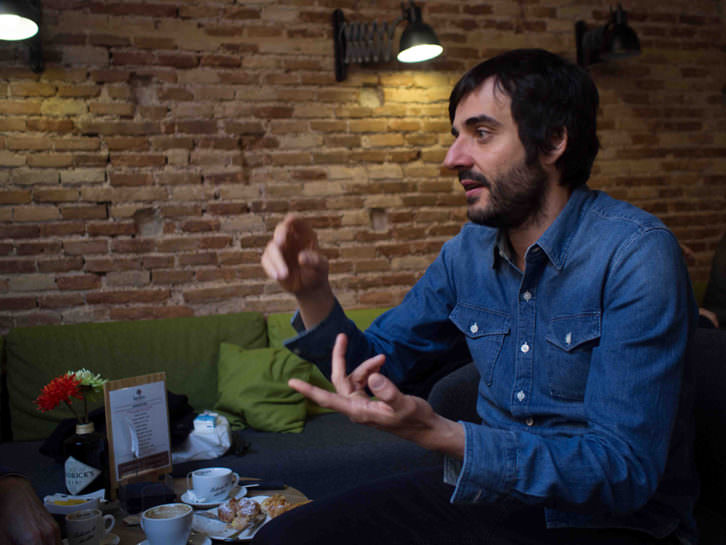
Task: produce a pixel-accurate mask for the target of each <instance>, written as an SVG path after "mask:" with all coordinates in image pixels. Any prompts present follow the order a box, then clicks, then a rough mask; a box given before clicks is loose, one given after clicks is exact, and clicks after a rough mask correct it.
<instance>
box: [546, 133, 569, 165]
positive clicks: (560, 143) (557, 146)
mask: <svg viewBox="0 0 726 545" xmlns="http://www.w3.org/2000/svg"><path fill="white" fill-rule="evenodd" d="M566 149H567V128H565V127H562V128H561V129H560V130H558V131H555V132H554V133H553V134H552V150H551V151H550V152H549V153H546V154H543V155H542V162H543V163H544V164H545V165H554V164H555V163H556V162H557V159H559V158H560V157H562V154H563V153H565V150H566Z"/></svg>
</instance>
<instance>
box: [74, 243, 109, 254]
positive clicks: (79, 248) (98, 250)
mask: <svg viewBox="0 0 726 545" xmlns="http://www.w3.org/2000/svg"><path fill="white" fill-rule="evenodd" d="M63 252H64V253H65V255H82V256H85V255H89V254H105V253H107V252H108V242H106V241H105V240H65V241H63Z"/></svg>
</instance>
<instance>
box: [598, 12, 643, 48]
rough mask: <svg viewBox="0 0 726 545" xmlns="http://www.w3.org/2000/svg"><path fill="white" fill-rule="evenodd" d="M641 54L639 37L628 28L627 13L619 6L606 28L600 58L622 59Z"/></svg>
mask: <svg viewBox="0 0 726 545" xmlns="http://www.w3.org/2000/svg"><path fill="white" fill-rule="evenodd" d="M639 53H640V40H639V39H638V35H637V34H636V33H635V31H634V30H633V29H632V28H630V27H629V26H628V23H627V21H626V15H625V12H624V11H623V8H622V7H621V6H620V4H618V9H617V10H616V11H615V13H614V14H613V15H612V17H611V20H610V23H609V24H608V25H607V26H606V27H605V31H604V34H603V44H602V51H601V52H600V57H602V58H603V59H620V58H623V57H630V56H633V55H638V54H639Z"/></svg>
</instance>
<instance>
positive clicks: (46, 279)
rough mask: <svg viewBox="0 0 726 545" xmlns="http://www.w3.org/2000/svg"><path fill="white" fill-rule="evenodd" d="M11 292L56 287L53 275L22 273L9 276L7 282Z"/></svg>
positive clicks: (45, 289)
mask: <svg viewBox="0 0 726 545" xmlns="http://www.w3.org/2000/svg"><path fill="white" fill-rule="evenodd" d="M8 287H9V289H10V291H11V292H25V291H48V290H54V289H55V288H56V284H55V276H53V275H52V274H39V273H33V274H24V275H22V276H17V277H11V278H10V279H9V282H8Z"/></svg>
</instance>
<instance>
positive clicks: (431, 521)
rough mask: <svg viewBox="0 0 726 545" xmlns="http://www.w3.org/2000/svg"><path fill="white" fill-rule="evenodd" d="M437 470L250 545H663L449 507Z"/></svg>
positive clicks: (287, 522) (277, 522)
mask: <svg viewBox="0 0 726 545" xmlns="http://www.w3.org/2000/svg"><path fill="white" fill-rule="evenodd" d="M441 476H442V471H441V469H437V468H434V469H425V470H420V471H414V472H411V473H407V474H405V475H400V476H396V477H393V478H387V479H382V480H380V481H376V482H373V483H370V484H367V485H365V486H362V487H359V488H356V489H353V490H350V491H347V492H343V493H341V494H339V495H335V496H331V497H327V498H323V499H320V500H315V501H313V502H312V503H309V504H306V505H303V506H301V507H297V508H295V509H293V510H292V511H289V512H287V513H285V514H284V515H282V516H280V517H278V518H276V519H273V520H272V521H270V522H269V523H268V524H266V525H265V526H263V527H262V528H261V529H260V531H259V532H258V533H257V536H256V537H255V539H254V541H253V543H254V544H255V545H288V544H300V545H303V544H311V545H312V544H315V545H328V544H330V545H358V544H360V545H475V544H476V545H500V544H502V545H503V544H506V545H535V544H536V545H555V544H556V545H606V544H607V545H655V544H658V545H666V544H669V545H670V544H671V543H675V540H673V539H665V540H657V539H654V538H652V537H650V536H648V535H646V534H643V533H641V532H636V531H633V530H624V529H607V530H601V529H572V528H566V529H552V530H548V529H547V528H545V523H544V512H543V509H542V507H541V506H540V507H537V506H527V505H523V504H521V503H519V502H515V501H513V500H508V501H503V502H499V503H497V504H476V505H452V504H450V503H449V497H450V496H451V493H452V492H453V487H451V486H449V485H446V484H444V483H443V482H442V480H441Z"/></svg>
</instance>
